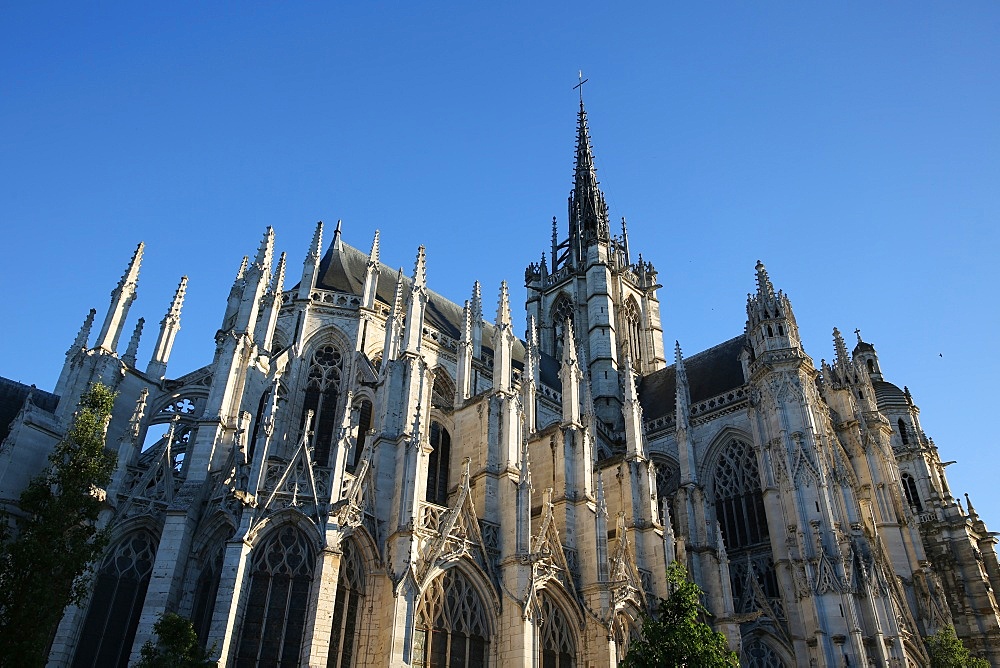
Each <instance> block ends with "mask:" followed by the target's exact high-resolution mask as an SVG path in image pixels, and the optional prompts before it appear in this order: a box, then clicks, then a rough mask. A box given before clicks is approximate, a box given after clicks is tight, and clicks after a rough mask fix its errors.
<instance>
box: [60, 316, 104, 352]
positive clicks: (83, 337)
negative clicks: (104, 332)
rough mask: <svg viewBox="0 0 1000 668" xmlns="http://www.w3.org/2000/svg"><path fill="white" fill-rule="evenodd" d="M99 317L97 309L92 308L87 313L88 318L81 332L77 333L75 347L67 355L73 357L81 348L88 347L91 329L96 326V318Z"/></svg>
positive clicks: (85, 319) (84, 321)
mask: <svg viewBox="0 0 1000 668" xmlns="http://www.w3.org/2000/svg"><path fill="white" fill-rule="evenodd" d="M96 315H97V309H96V308H92V309H90V311H89V312H88V313H87V317H86V318H84V319H83V326H82V327H80V331H79V332H78V333H77V335H76V338H75V339H74V340H73V345H72V346H70V348H69V350H67V351H66V354H67V355H72V354H73V353H75V352H76V351H78V350H80V349H81V348H86V347H87V340H88V339H89V338H90V329H91V328H92V327H93V326H94V317H95V316H96Z"/></svg>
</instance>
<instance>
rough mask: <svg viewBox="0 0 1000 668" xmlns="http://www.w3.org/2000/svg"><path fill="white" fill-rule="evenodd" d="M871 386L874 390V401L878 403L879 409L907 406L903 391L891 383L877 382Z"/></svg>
mask: <svg viewBox="0 0 1000 668" xmlns="http://www.w3.org/2000/svg"><path fill="white" fill-rule="evenodd" d="M872 386H873V387H874V388H875V401H876V402H877V403H878V407H879V408H883V407H885V406H908V405H909V402H907V401H906V395H905V394H904V393H903V391H902V390H901V389H899V388H898V387H896V386H895V385H893V384H892V383H887V382H885V381H882V380H878V381H875V382H874V383H872Z"/></svg>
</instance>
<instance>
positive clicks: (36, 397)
mask: <svg viewBox="0 0 1000 668" xmlns="http://www.w3.org/2000/svg"><path fill="white" fill-rule="evenodd" d="M29 393H30V394H31V403H33V404H34V405H35V406H37V407H38V408H41V409H42V410H44V411H48V412H49V413H52V412H54V411H55V410H56V406H57V405H58V404H59V397H57V396H56V395H54V394H52V393H51V392H46V391H45V390H39V389H38V388H36V387H32V386H30V385H25V384H23V383H19V382H17V381H15V380H10V379H8V378H3V377H0V441H3V439H5V438H7V432H8V431H9V430H10V425H11V423H12V422H13V421H14V418H15V417H17V413H18V411H20V410H21V407H22V406H23V405H24V400H25V399H26V398H27V397H28V394H29Z"/></svg>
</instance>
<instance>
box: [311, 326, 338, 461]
mask: <svg viewBox="0 0 1000 668" xmlns="http://www.w3.org/2000/svg"><path fill="white" fill-rule="evenodd" d="M343 370H344V355H343V353H342V352H341V350H340V348H338V347H337V346H335V345H333V344H332V343H327V344H325V345H322V346H319V347H318V348H317V349H316V350H315V351H313V354H312V358H311V359H310V362H309V375H308V377H307V380H306V398H305V404H304V406H303V408H302V421H303V424H304V423H305V418H306V414H307V413H308V412H309V411H310V410H311V411H313V422H312V431H313V436H312V443H313V448H314V449H313V453H314V454H313V461H315V462H316V464H318V465H319V466H326V465H327V462H328V460H329V458H330V446H331V444H332V442H333V436H334V433H335V432H336V427H337V398H338V396H339V395H340V378H341V376H342V375H343Z"/></svg>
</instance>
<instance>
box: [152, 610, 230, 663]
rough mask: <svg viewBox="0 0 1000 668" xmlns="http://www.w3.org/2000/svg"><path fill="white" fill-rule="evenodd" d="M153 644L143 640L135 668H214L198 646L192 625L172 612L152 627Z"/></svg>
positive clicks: (199, 645)
mask: <svg viewBox="0 0 1000 668" xmlns="http://www.w3.org/2000/svg"><path fill="white" fill-rule="evenodd" d="M153 632H154V633H155V634H156V638H157V641H156V642H155V643H154V642H153V641H152V640H147V641H146V642H145V644H143V646H142V650H141V654H140V656H141V658H140V660H139V663H137V664H136V666H135V668H215V666H217V665H218V664H217V663H216V662H215V661H212V660H211V659H209V658H208V652H206V651H205V650H204V648H202V646H201V644H200V643H199V642H198V634H197V633H195V630H194V624H192V623H191V621H190V620H188V619H185V618H184V617H181V616H180V615H178V614H175V613H173V612H168V613H167V614H165V615H163V616H162V617H160V619H159V620H158V621H157V622H156V624H155V625H154V626H153Z"/></svg>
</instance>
